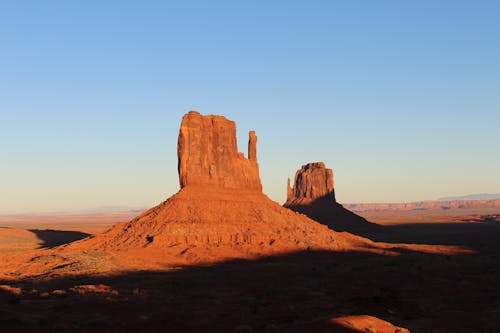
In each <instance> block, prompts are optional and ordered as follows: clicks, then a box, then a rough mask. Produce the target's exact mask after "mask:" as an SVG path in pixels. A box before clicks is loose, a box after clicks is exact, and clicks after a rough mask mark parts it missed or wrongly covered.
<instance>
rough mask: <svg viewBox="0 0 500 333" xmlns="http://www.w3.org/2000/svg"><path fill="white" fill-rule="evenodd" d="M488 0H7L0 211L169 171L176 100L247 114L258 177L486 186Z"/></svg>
mask: <svg viewBox="0 0 500 333" xmlns="http://www.w3.org/2000/svg"><path fill="white" fill-rule="evenodd" d="M499 13H500V4H498V3H497V2H494V1H474V2H466V1H440V2H439V3H436V2H433V1H419V2H405V3H401V2H397V1H378V2H376V3H375V2H369V1H349V2H347V1H317V2H313V3H311V2H307V3H306V2H285V1H273V2H264V1H257V2H251V3H250V2H248V3H244V2H238V3H235V2H230V1H216V2H210V3H206V2H202V1H186V2H182V3H166V2H160V1H151V2H147V3H146V4H145V3H143V2H119V1H110V2H106V3H102V2H97V1H88V2H81V3H76V2H73V3H69V2H63V1H51V2H44V3H40V2H36V1H31V2H29V1H28V2H23V3H22V4H21V3H19V2H7V3H4V4H3V5H2V9H1V10H0V28H1V29H0V40H1V42H2V52H0V72H1V73H2V78H3V80H1V81H0V116H1V118H0V147H1V151H2V160H1V163H0V175H1V176H0V179H1V186H0V198H1V205H0V213H15V212H29V211H54V210H56V211H65V210H81V209H88V208H91V207H100V206H133V207H138V206H144V207H150V206H153V205H154V204H156V203H159V202H161V201H162V200H164V199H165V198H167V197H168V196H170V195H171V194H172V193H175V192H176V191H177V190H178V188H179V183H178V176H177V156H176V143H177V135H178V127H179V124H180V121H181V117H182V115H183V114H184V113H185V112H187V111H189V110H191V109H194V110H198V111H199V112H201V113H202V114H220V115H224V116H226V117H227V118H228V119H231V120H234V121H236V123H237V124H238V128H237V130H238V139H239V142H238V143H239V145H238V146H239V150H240V151H244V152H245V153H246V141H247V134H248V131H249V130H256V133H257V136H258V137H259V141H258V161H259V165H260V174H261V178H262V183H263V186H264V192H265V193H266V194H268V195H269V196H270V197H271V198H272V199H273V200H276V201H278V202H280V203H283V202H284V199H285V195H286V187H285V186H286V179H287V178H288V177H293V173H294V172H295V170H297V169H298V168H300V166H301V165H302V164H305V163H307V162H314V161H324V162H325V164H326V166H327V167H328V168H332V169H333V171H334V177H335V188H336V196H337V199H338V201H339V202H341V203H342V202H350V203H355V202H402V201H418V200H430V199H435V198H438V197H444V196H454V195H465V194H469V193H499V192H500V174H499V172H498V166H499V165H500V154H498V152H499V151H500V132H499V131H498V128H499V125H500V95H499V94H498V91H500V62H499V60H498V59H500V45H499V44H498V42H497V41H498V40H500V14H499Z"/></svg>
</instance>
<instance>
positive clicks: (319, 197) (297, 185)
mask: <svg viewBox="0 0 500 333" xmlns="http://www.w3.org/2000/svg"><path fill="white" fill-rule="evenodd" d="M284 206H285V207H287V208H290V209H292V210H294V211H297V212H300V213H302V214H305V215H307V216H308V217H310V218H312V219H313V220H316V221H318V222H320V223H323V224H325V225H327V226H328V227H330V228H331V229H333V230H336V231H349V232H353V233H358V234H363V235H366V232H375V231H377V230H376V229H377V225H376V224H374V223H370V222H368V221H367V220H366V219H364V218H362V217H361V216H358V215H356V214H354V213H353V212H351V211H349V210H347V209H345V208H344V207H343V206H342V205H340V204H338V203H337V202H336V200H335V188H334V182H333V171H332V169H328V168H326V167H325V163H323V162H314V163H308V164H305V165H303V166H302V167H301V168H300V169H299V170H297V172H296V173H295V178H294V185H293V187H291V186H290V179H288V184H287V201H286V202H285V204H284Z"/></svg>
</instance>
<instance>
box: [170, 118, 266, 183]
mask: <svg viewBox="0 0 500 333" xmlns="http://www.w3.org/2000/svg"><path fill="white" fill-rule="evenodd" d="M256 143H257V136H256V135H255V132H254V131H251V132H250V134H249V142H248V153H249V159H246V158H245V157H244V156H243V153H238V147H237V143H236V124H235V123H234V121H231V120H228V119H227V118H225V117H222V116H214V115H208V116H202V115H201V114H200V113H198V112H196V111H190V112H189V113H187V114H186V115H184V117H183V118H182V123H181V128H180V131H179V141H178V144H177V153H178V158H179V182H180V185H181V188H184V187H188V186H189V187H202V188H203V189H212V188H214V189H238V190H245V191H259V192H261V191H262V185H261V183H260V178H259V165H258V164H257V147H256Z"/></svg>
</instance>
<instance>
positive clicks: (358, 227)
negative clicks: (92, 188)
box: [0, 111, 500, 333]
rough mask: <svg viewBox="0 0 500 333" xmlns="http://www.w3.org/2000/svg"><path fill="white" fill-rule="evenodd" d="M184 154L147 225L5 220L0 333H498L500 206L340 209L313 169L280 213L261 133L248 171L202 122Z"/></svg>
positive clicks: (90, 219) (185, 122)
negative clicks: (264, 177)
mask: <svg viewBox="0 0 500 333" xmlns="http://www.w3.org/2000/svg"><path fill="white" fill-rule="evenodd" d="M263 144H265V143H263ZM177 151H178V158H179V183H180V191H179V192H178V193H177V194H175V195H173V196H172V197H170V198H169V199H167V200H166V201H165V202H163V203H161V204H160V205H158V206H156V207H153V208H151V209H148V210H145V211H144V212H140V211H121V212H94V213H72V214H69V213H66V214H22V215H21V214H18V215H3V216H1V219H0V327H1V328H2V331H5V332H8V331H9V332H10V331H16V332H132V331H140V332H153V331H158V330H165V331H172V332H201V331H203V332H271V331H275V332H383V333H385V332H393V333H396V332H408V331H411V332H498V330H500V282H499V281H500V251H499V250H500V248H499V247H500V243H499V242H498V239H499V237H500V223H499V221H498V217H499V213H500V211H499V202H500V200H488V201H477V202H476V201H474V202H472V201H471V202H468V201H467V202H458V201H457V202H439V203H435V202H427V203H410V204H346V205H344V206H343V205H341V204H339V203H337V202H336V198H335V189H334V182H333V171H332V169H328V168H327V167H326V166H325V164H324V163H322V162H314V163H309V164H307V165H304V166H302V167H301V168H300V169H299V170H298V171H297V173H296V175H295V179H294V181H293V187H292V186H291V184H290V180H289V182H288V187H287V193H288V194H287V201H286V203H285V204H284V206H282V205H280V204H278V203H276V202H274V201H272V200H271V199H269V198H268V197H267V196H266V195H265V194H264V193H263V192H262V185H261V181H260V177H259V164H258V162H257V135H256V133H255V132H254V131H251V132H250V134H249V140H248V154H247V158H246V157H245V156H244V154H243V153H239V152H238V148H237V144H236V125H235V123H234V122H233V121H230V120H228V119H227V118H225V117H222V116H214V115H207V116H204V115H201V114H200V113H198V112H195V111H190V112H189V113H187V114H186V115H184V117H183V119H182V122H181V126H180V131H179V137H178V143H177ZM443 207H445V208H443ZM358 214H359V215H358Z"/></svg>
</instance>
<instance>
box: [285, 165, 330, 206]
mask: <svg viewBox="0 0 500 333" xmlns="http://www.w3.org/2000/svg"><path fill="white" fill-rule="evenodd" d="M287 194H288V195H287V203H288V204H291V203H298V202H301V203H304V202H312V201H315V200H317V199H319V198H323V197H329V198H330V199H332V200H333V201H335V190H334V188H333V171H332V169H327V168H326V167H325V163H323V162H315V163H308V164H306V165H303V166H302V167H301V168H300V169H299V170H297V172H296V173H295V181H294V187H293V188H291V187H290V179H288V186H287Z"/></svg>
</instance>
